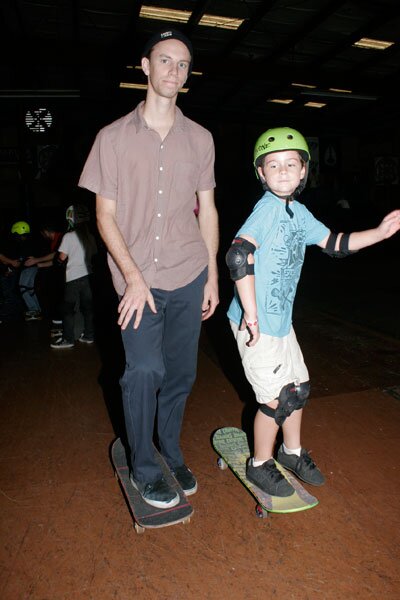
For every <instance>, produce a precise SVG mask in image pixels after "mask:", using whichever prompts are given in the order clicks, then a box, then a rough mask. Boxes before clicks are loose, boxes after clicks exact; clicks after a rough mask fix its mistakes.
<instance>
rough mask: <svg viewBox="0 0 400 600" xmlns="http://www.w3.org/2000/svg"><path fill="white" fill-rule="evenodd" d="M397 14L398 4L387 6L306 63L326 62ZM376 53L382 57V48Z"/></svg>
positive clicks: (310, 64) (320, 64) (314, 64)
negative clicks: (340, 40)
mask: <svg viewBox="0 0 400 600" xmlns="http://www.w3.org/2000/svg"><path fill="white" fill-rule="evenodd" d="M399 16H400V7H399V6H388V7H387V8H386V9H385V10H384V11H383V10H382V11H381V12H380V13H379V14H376V15H375V16H374V17H373V19H371V20H370V21H368V23H364V24H363V25H362V26H361V27H359V28H358V29H357V30H356V31H355V32H354V33H352V34H351V35H348V36H345V37H344V39H343V41H342V42H340V43H339V44H334V45H332V47H331V48H329V50H327V51H326V52H321V53H320V54H319V56H318V57H317V58H316V59H315V60H314V61H312V62H311V63H308V65H309V67H310V68H319V67H320V66H322V65H323V64H325V63H327V62H328V61H329V60H331V59H332V58H335V57H336V56H338V54H340V53H341V52H343V51H344V50H346V49H347V48H349V47H350V46H352V45H353V44H354V42H357V41H358V40H359V39H360V38H362V37H368V36H370V35H371V34H372V33H373V32H374V31H377V30H378V29H379V27H381V26H382V25H385V24H386V23H388V22H389V21H391V20H392V19H395V18H397V17H399ZM378 53H379V55H381V56H382V58H384V53H385V51H384V50H383V51H382V50H381V51H379V52H378V51H377V57H378ZM360 68H361V69H362V65H360V66H359V67H358V69H360Z"/></svg>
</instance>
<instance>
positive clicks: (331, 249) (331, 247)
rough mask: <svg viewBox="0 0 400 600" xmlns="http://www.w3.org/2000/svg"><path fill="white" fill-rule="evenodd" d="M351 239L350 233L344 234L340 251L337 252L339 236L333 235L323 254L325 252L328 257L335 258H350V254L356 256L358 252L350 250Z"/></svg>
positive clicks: (330, 236) (329, 238)
mask: <svg viewBox="0 0 400 600" xmlns="http://www.w3.org/2000/svg"><path fill="white" fill-rule="evenodd" d="M349 237H350V233H344V234H343V235H342V237H341V238H340V243H339V250H335V246H336V240H337V238H338V234H337V233H331V234H330V235H329V237H328V241H327V243H326V246H325V248H324V249H323V250H322V252H325V254H328V256H333V258H345V257H346V256H350V254H354V253H355V252H357V251H356V250H349Z"/></svg>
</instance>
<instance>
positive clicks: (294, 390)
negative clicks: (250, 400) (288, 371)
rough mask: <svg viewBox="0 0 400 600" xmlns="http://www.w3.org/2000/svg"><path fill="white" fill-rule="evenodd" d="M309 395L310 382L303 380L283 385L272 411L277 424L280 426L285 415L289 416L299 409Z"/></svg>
mask: <svg viewBox="0 0 400 600" xmlns="http://www.w3.org/2000/svg"><path fill="white" fill-rule="evenodd" d="M309 395H310V382H309V381H305V382H303V383H300V384H299V385H296V384H295V383H288V384H287V385H285V386H284V387H283V388H282V389H281V391H280V393H279V396H278V406H277V408H276V410H275V411H274V413H275V414H274V419H275V422H276V424H277V425H279V427H281V426H282V425H283V423H284V422H285V420H286V418H287V417H290V415H291V414H292V412H293V411H294V410H300V409H301V408H304V406H305V405H306V404H307V399H308V397H309Z"/></svg>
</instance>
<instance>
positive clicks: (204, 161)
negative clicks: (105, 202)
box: [78, 102, 215, 295]
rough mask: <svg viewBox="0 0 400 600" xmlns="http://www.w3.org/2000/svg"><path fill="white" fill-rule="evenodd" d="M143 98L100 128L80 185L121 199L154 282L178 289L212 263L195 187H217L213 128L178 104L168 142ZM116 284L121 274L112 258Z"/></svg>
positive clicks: (131, 239)
mask: <svg viewBox="0 0 400 600" xmlns="http://www.w3.org/2000/svg"><path fill="white" fill-rule="evenodd" d="M142 107H143V102H141V103H140V104H139V105H138V106H137V107H136V109H135V110H134V111H133V112H131V113H129V114H128V115H126V116H124V117H122V118H120V119H118V120H117V121H114V122H113V123H111V124H110V125H107V126H106V127H104V128H103V129H101V130H100V131H99V133H98V134H97V136H96V139H95V141H94V144H93V146H92V149H91V151H90V153H89V156H88V158H87V161H86V164H85V166H84V169H83V171H82V174H81V177H80V179H79V184H78V185H79V186H80V187H84V188H86V189H88V190H90V191H92V192H94V193H95V194H99V195H100V196H103V197H104V198H107V199H109V200H114V201H115V203H116V221H117V224H118V227H119V229H120V230H121V233H122V236H123V238H124V240H125V243H126V245H127V247H128V249H129V252H130V254H131V256H132V258H133V260H134V261H135V263H136V265H137V266H138V268H139V269H140V270H141V272H142V275H143V277H144V279H145V281H146V283H147V285H148V286H149V287H152V288H159V289H163V290H174V289H177V288H179V287H182V286H184V285H187V284H188V283H190V282H191V281H193V280H194V279H195V278H196V277H197V276H198V275H199V274H200V273H201V272H202V271H203V270H204V268H205V267H206V266H207V264H208V251H207V248H206V245H205V243H204V240H203V238H202V236H201V233H200V229H199V226H198V223H197V219H196V215H195V213H194V210H195V208H196V192H198V191H207V190H211V189H213V188H214V187H215V178H214V155H215V151H214V142H213V139H212V136H211V133H210V132H209V131H207V130H206V129H204V128H203V127H202V126H201V125H198V124H197V123H195V122H194V121H191V120H190V119H188V118H187V117H185V116H184V115H183V114H182V112H181V111H180V109H179V108H178V107H175V111H176V112H175V122H174V124H173V126H172V128H171V129H170V131H169V133H168V135H167V136H166V138H165V139H164V140H163V141H162V140H161V138H160V136H159V134H158V133H157V132H156V131H154V130H152V129H150V128H149V127H148V126H147V124H146V122H145V120H144V119H143V117H142ZM108 262H109V266H110V270H111V274H112V278H113V283H114V287H115V289H116V291H117V293H118V294H119V295H122V294H123V293H124V291H125V287H126V283H125V280H124V278H123V275H122V273H121V272H120V270H119V268H118V267H117V265H116V264H115V262H114V261H113V259H112V257H111V256H110V255H109V256H108Z"/></svg>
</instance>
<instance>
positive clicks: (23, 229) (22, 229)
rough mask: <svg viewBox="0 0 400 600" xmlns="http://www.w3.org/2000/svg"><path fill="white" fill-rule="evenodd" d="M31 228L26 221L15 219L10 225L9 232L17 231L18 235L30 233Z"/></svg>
mask: <svg viewBox="0 0 400 600" xmlns="http://www.w3.org/2000/svg"><path fill="white" fill-rule="evenodd" d="M30 231H31V228H30V227H29V224H28V223H27V222H26V221H17V222H16V223H14V225H13V226H12V227H11V233H17V234H18V235H24V234H26V233H30Z"/></svg>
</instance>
